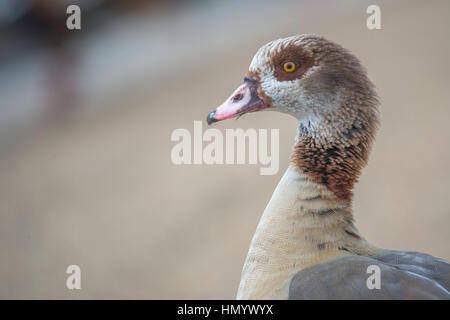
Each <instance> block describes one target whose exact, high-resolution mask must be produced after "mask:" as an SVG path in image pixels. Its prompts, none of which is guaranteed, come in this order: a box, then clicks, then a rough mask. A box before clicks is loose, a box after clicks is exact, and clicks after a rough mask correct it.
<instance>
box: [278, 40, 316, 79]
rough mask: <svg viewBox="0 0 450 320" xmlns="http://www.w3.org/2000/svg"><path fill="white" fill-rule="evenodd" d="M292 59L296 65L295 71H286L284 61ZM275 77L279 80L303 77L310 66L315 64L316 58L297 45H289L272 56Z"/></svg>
mask: <svg viewBox="0 0 450 320" xmlns="http://www.w3.org/2000/svg"><path fill="white" fill-rule="evenodd" d="M288 61H292V62H293V63H295V65H296V69H295V70H294V71H293V72H286V71H285V70H284V68H283V65H284V63H286V62H288ZM272 63H273V65H274V67H275V72H274V73H275V78H277V80H278V81H290V80H295V79H301V78H302V76H303V75H304V74H305V72H306V71H308V69H309V68H311V67H312V66H314V65H315V63H314V58H313V57H311V56H310V55H309V54H308V53H307V52H305V51H304V50H303V49H302V48H301V47H299V46H297V45H288V46H286V47H284V48H283V49H282V50H280V51H279V52H277V53H276V54H274V55H273V56H272Z"/></svg>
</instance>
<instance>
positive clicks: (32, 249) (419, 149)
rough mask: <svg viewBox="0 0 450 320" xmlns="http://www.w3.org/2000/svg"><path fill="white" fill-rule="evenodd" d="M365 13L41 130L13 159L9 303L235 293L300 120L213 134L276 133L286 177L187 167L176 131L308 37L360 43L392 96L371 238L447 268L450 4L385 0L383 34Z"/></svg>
mask: <svg viewBox="0 0 450 320" xmlns="http://www.w3.org/2000/svg"><path fill="white" fill-rule="evenodd" d="M366 7H367V6H363V5H361V7H360V8H359V7H355V8H352V10H350V11H349V12H339V13H338V14H336V15H334V16H333V15H332V13H333V12H334V11H333V10H335V8H329V12H325V13H324V14H323V16H319V17H315V18H314V19H309V20H307V21H295V19H292V22H290V25H289V27H288V28H286V30H284V33H282V34H279V31H278V30H276V31H274V30H272V31H271V30H268V31H267V32H262V34H261V36H260V37H259V38H255V39H251V40H250V39H249V41H248V43H247V45H246V46H242V48H240V50H232V51H230V52H224V53H223V54H222V55H221V56H218V57H217V59H212V60H211V59H209V60H207V62H205V64H204V65H201V66H200V67H199V68H197V69H196V71H195V72H192V73H191V72H189V73H188V74H186V75H183V76H181V77H177V78H175V77H174V79H173V80H172V81H170V82H168V83H165V84H164V85H162V86H160V87H158V88H154V89H152V88H149V89H147V90H145V91H142V92H139V93H138V94H136V93H133V95H128V96H127V95H126V94H124V95H123V97H122V99H121V100H119V101H115V106H113V107H111V108H109V109H107V110H106V109H105V110H103V111H101V112H99V113H96V114H95V115H90V116H78V117H76V118H74V119H73V120H72V121H67V122H65V123H62V124H59V125H49V124H47V125H45V126H42V127H41V128H40V129H36V130H34V131H33V132H32V135H31V134H30V136H29V137H28V138H27V140H26V142H21V143H20V144H18V145H17V146H15V147H14V148H11V149H10V151H9V153H8V154H7V155H3V156H2V160H1V161H2V162H1V165H0V210H1V215H0V252H1V253H2V258H1V259H0V284H1V285H0V298H64V299H65V298H191V299H196V298H208V299H209V298H211V299H218V298H233V297H234V295H235V292H236V289H237V286H238V282H239V276H240V272H241V267H242V264H243V261H244V258H245V255H246V253H247V249H248V245H249V242H250V239H251V237H252V235H253V232H254V230H255V227H256V224H257V222H258V219H259V216H260V214H261V213H262V211H263V209H264V207H265V205H266V204H267V202H268V200H269V198H270V195H271V193H272V191H273V189H274V188H275V186H276V184H277V182H278V180H279V179H280V177H281V175H282V174H283V172H284V170H285V169H286V166H287V163H288V157H289V153H290V148H291V146H292V143H293V137H294V134H295V127H296V123H295V120H294V119H292V118H289V117H288V116H286V115H282V114H276V113H271V112H265V113H260V114H252V115H247V116H245V117H243V118H241V119H239V121H234V120H233V121H226V122H222V123H218V124H217V125H216V126H215V127H216V128H219V129H221V130H224V129H225V128H238V127H240V128H244V129H245V128H268V129H270V128H279V129H280V170H279V172H278V174H276V175H274V176H261V175H259V166H257V165H256V166H255V165H230V166H220V165H214V166H207V165H202V166H198V165H197V166H195V165H191V166H187V165H182V166H175V165H174V164H172V162H171V160H170V151H171V148H172V147H173V145H174V143H173V142H171V141H170V134H171V133H172V131H173V130H174V129H176V128H186V129H188V130H190V131H191V132H192V130H193V121H194V120H204V119H205V117H206V115H207V113H208V112H209V111H210V110H212V109H214V108H215V107H216V106H217V105H218V104H219V103H221V102H222V100H224V99H225V98H226V97H227V96H228V95H229V94H230V93H231V92H232V90H234V88H235V87H236V86H237V85H238V84H239V83H240V82H241V79H242V76H243V74H244V73H245V72H246V70H247V67H248V63H249V61H250V59H251V57H252V56H253V54H254V53H255V51H256V50H257V49H258V48H259V47H260V46H261V45H262V44H264V43H265V42H267V41H269V40H272V39H273V38H277V37H280V36H285V35H289V34H295V33H316V34H321V35H324V36H326V37H328V38H330V39H333V40H335V41H337V42H338V43H341V44H342V45H343V46H345V47H347V48H349V49H351V50H352V51H353V52H354V53H355V54H356V55H357V56H358V57H359V58H360V59H361V60H362V62H363V64H364V65H365V66H366V68H367V69H368V72H369V76H370V78H371V79H372V80H373V82H374V83H375V84H376V86H377V88H378V92H379V95H380V97H381V101H382V105H381V113H382V126H381V129H380V131H379V134H378V137H377V141H376V144H375V147H374V150H373V152H372V156H371V159H370V163H369V166H368V167H367V168H366V169H365V170H364V173H363V175H362V177H361V179H360V183H359V184H358V185H357V188H356V195H355V201H354V209H355V210H354V211H355V218H356V222H357V226H358V227H359V229H360V231H361V232H362V233H363V234H364V235H365V237H366V238H367V239H368V240H369V241H371V242H373V243H374V244H376V245H378V246H380V247H386V248H391V249H403V250H414V251H423V252H427V253H430V254H433V255H435V256H438V257H441V258H446V259H450V232H449V226H450V212H449V211H450V209H449V207H450V150H449V140H450V126H449V125H448V120H449V119H450V105H449V102H450V90H448V84H449V83H450V72H449V71H450V70H449V69H450V64H449V63H448V57H449V56H450V43H449V41H448V39H449V30H450V2H448V1H433V2H432V3H425V2H419V1H417V2H412V1H398V2H396V3H395V5H392V4H386V5H384V6H382V19H383V20H382V24H383V25H382V27H383V29H382V30H378V31H369V30H367V28H366V26H365V18H366V14H365V8H366ZM286 10H287V11H286V14H292V12H291V13H289V10H288V9H286ZM261 23H262V25H263V24H264V22H261ZM263 30H265V29H263ZM70 264H77V265H79V266H80V267H81V270H82V290H79V291H69V290H67V289H66V287H65V281H66V276H67V275H66V274H65V270H66V267H67V266H68V265H70Z"/></svg>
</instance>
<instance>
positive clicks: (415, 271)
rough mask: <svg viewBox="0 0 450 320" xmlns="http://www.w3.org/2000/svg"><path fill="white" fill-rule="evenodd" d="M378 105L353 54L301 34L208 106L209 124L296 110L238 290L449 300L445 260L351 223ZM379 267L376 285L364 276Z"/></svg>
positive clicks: (257, 294) (281, 43)
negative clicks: (385, 245) (285, 155)
mask: <svg viewBox="0 0 450 320" xmlns="http://www.w3.org/2000/svg"><path fill="white" fill-rule="evenodd" d="M377 106H378V99H377V96H376V93H375V90H374V87H373V85H372V83H371V82H370V81H369V79H368V78H367V75H366V73H365V71H364V69H363V67H362V66H361V65H360V63H359V61H358V60H357V59H356V57H354V56H353V55H352V54H351V53H349V52H348V51H347V50H345V49H344V48H342V47H341V46H339V45H338V44H336V43H334V42H331V41H329V40H326V39H325V38H323V37H319V36H315V35H298V36H293V37H289V38H284V39H278V40H275V41H272V42H270V43H268V44H266V45H265V46H263V47H262V48H260V49H259V50H258V52H257V53H256V55H255V57H254V58H253V60H252V62H251V64H250V68H249V71H248V72H247V74H246V77H245V78H244V83H243V84H242V85H241V86H240V87H238V88H237V89H236V90H235V92H233V94H232V95H231V96H230V98H229V99H227V100H226V101H225V102H224V103H223V104H222V105H221V106H219V107H218V108H217V109H216V110H214V111H212V112H211V113H210V114H209V115H208V118H207V121H208V124H211V123H213V122H216V121H220V120H224V119H227V118H232V117H236V116H240V115H242V114H244V113H248V112H255V111H259V110H274V111H280V112H284V113H288V114H290V115H292V116H294V117H296V118H297V119H298V130H297V135H296V137H295V144H294V148H293V152H292V156H291V161H290V165H289V167H288V169H287V170H286V172H285V174H284V175H283V177H282V179H281V181H280V183H279V184H278V186H277V188H276V189H275V191H274V193H273V195H272V198H271V199H270V201H269V204H268V205H267V207H266V209H265V210H264V212H263V214H262V216H261V220H260V222H259V224H258V226H257V229H256V232H255V235H254V236H253V239H252V241H251V244H250V248H249V252H248V255H247V258H246V260H245V263H244V267H243V270H242V276H241V281H240V285H239V289H238V292H237V299H450V292H449V291H450V264H449V263H448V262H446V261H444V260H441V259H438V258H435V257H432V256H430V255H426V254H422V253H415V252H403V251H392V250H383V249H380V248H377V247H375V246H373V245H371V244H370V243H369V242H367V241H366V240H365V239H364V237H363V236H362V235H361V234H360V233H359V231H358V230H357V229H356V227H355V225H354V221H353V215H352V197H353V187H354V184H355V183H356V182H357V179H358V177H359V175H360V173H361V170H362V168H363V167H364V166H365V165H366V163H367V160H368V155H369V152H370V148H371V145H372V142H373V139H374V136H375V132H376V128H377V125H378V119H379V116H378V108H377ZM373 266H375V268H377V270H378V271H379V276H380V286H379V287H377V288H372V287H370V286H369V285H368V278H369V277H370V275H371V274H370V273H368V272H369V271H370V270H372V269H373V268H374V267H373ZM371 268H372V269H371ZM368 270H369V271H368Z"/></svg>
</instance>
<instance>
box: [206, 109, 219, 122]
mask: <svg viewBox="0 0 450 320" xmlns="http://www.w3.org/2000/svg"><path fill="white" fill-rule="evenodd" d="M215 115H216V111H211V112H210V113H209V114H208V116H207V117H206V122H207V123H208V125H211V124H212V123H214V122H217V121H219V120H217V119H216V118H215Z"/></svg>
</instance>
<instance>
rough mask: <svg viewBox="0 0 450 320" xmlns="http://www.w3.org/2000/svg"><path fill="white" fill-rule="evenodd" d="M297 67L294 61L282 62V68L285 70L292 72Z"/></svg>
mask: <svg viewBox="0 0 450 320" xmlns="http://www.w3.org/2000/svg"><path fill="white" fill-rule="evenodd" d="M295 68H297V66H296V65H295V63H294V62H292V61H288V62H285V63H284V64H283V70H284V71H286V72H293V71H294V70H295Z"/></svg>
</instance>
